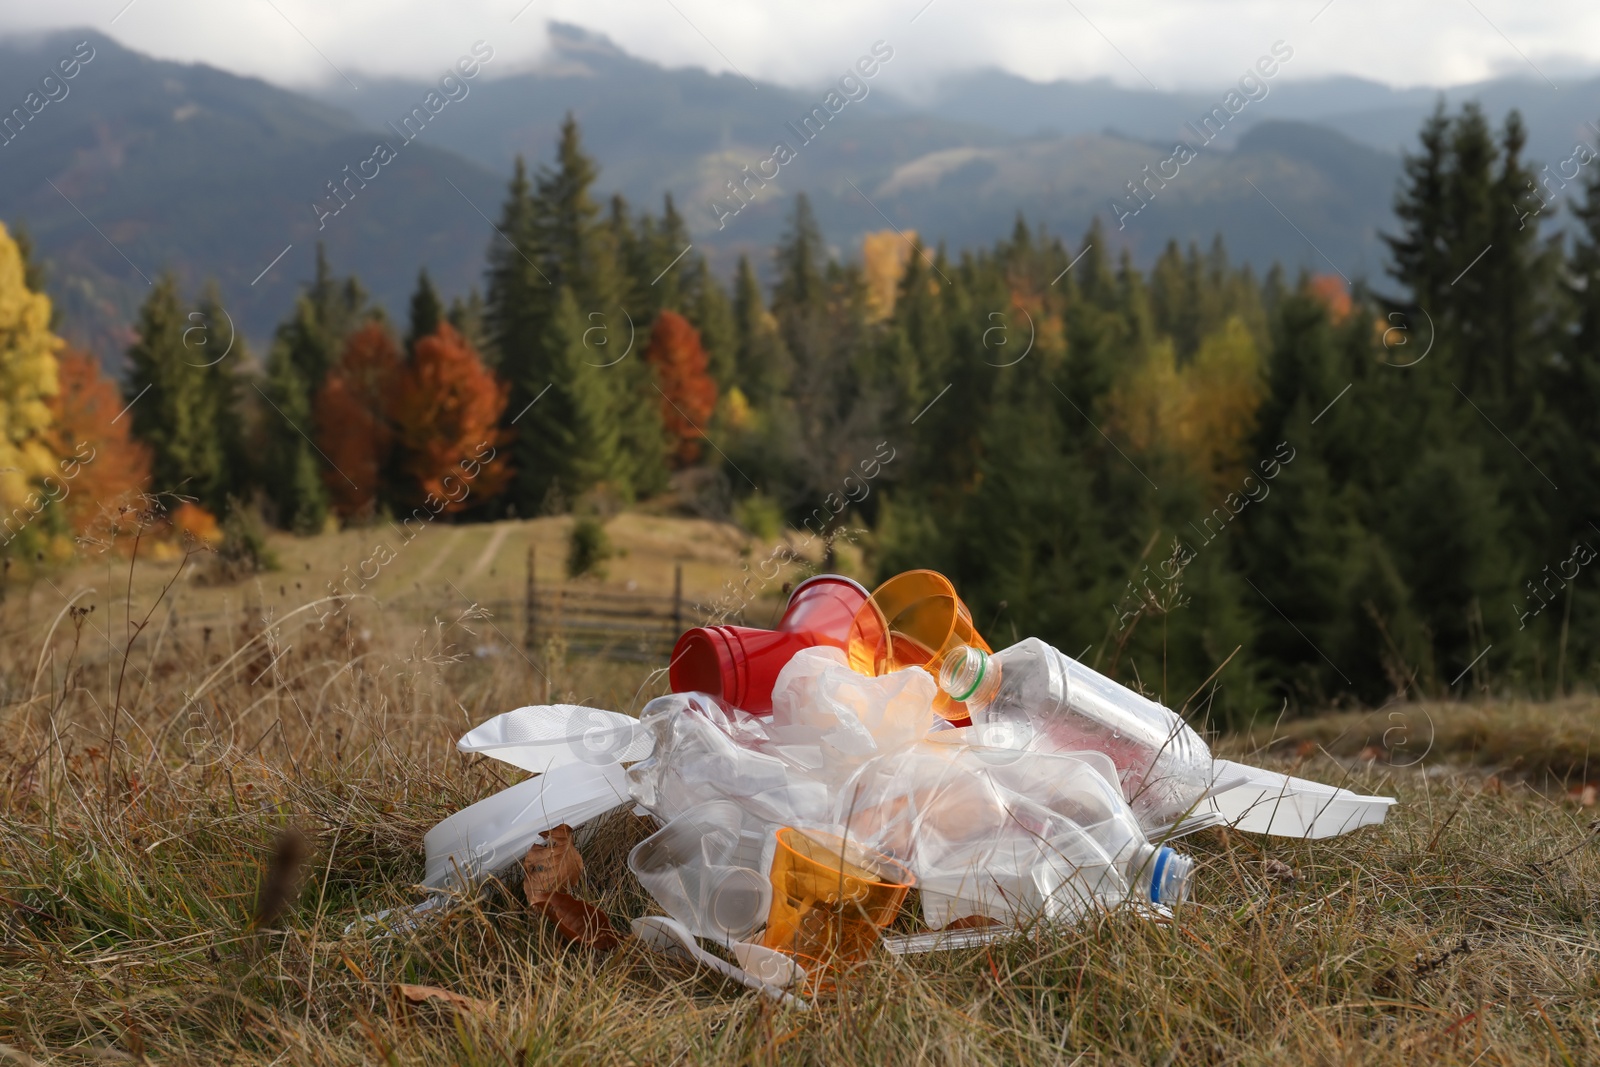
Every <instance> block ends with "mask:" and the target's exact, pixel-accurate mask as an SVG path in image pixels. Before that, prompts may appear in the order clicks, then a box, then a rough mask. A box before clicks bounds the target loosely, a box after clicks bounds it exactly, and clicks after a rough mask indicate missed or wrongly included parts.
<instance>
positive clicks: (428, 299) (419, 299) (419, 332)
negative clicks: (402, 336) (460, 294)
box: [405, 267, 444, 354]
mask: <svg viewBox="0 0 1600 1067" xmlns="http://www.w3.org/2000/svg"><path fill="white" fill-rule="evenodd" d="M443 321H444V306H443V305H442V304H440V303H439V294H438V292H436V291H435V290H434V288H433V281H432V280H431V279H430V278H429V277H428V271H427V268H426V267H424V268H423V269H422V270H421V271H419V272H418V273H417V288H416V291H415V292H413V293H412V294H411V327H410V329H408V330H407V331H406V342H405V347H406V352H407V353H408V354H409V353H411V352H414V351H416V348H417V342H418V341H420V340H422V339H423V338H424V337H432V336H433V335H434V334H436V333H438V332H439V323H441V322H443Z"/></svg>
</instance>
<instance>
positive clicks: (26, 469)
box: [0, 223, 62, 543]
mask: <svg viewBox="0 0 1600 1067" xmlns="http://www.w3.org/2000/svg"><path fill="white" fill-rule="evenodd" d="M61 345H62V341H61V338H59V337H57V336H56V335H55V334H53V333H51V332H50V298H49V297H47V296H45V295H44V294H43V293H35V292H33V291H32V290H30V289H29V288H28V286H27V284H26V282H25V281H24V276H23V262H22V252H21V250H19V249H18V248H17V242H16V241H14V240H13V239H12V238H11V235H10V233H8V232H7V231H6V228H5V225H4V224H3V223H0V522H3V525H4V529H5V532H4V533H3V534H0V537H3V538H4V540H5V541H6V543H9V542H10V540H11V539H12V538H13V537H15V536H16V535H17V534H19V533H21V532H22V530H23V529H25V528H29V527H32V526H34V523H35V520H36V518H37V516H38V514H39V513H40V512H42V511H43V508H44V503H45V502H46V499H45V498H43V497H41V496H40V494H39V492H38V490H39V487H40V486H41V485H42V484H43V481H44V478H45V477H46V476H47V475H52V474H56V473H58V469H57V457H56V455H55V452H54V450H53V449H52V448H51V447H50V443H49V430H50V424H51V420H52V415H51V409H50V398H51V397H52V396H54V395H55V393H56V388H57V384H56V351H57V350H58V349H60V348H61ZM42 533H43V530H42V529H41V530H40V531H39V534H41V535H42Z"/></svg>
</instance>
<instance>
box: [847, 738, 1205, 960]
mask: <svg viewBox="0 0 1600 1067" xmlns="http://www.w3.org/2000/svg"><path fill="white" fill-rule="evenodd" d="M841 793H842V798H841V799H842V803H843V805H844V806H845V807H847V808H848V809H849V810H848V811H847V812H845V813H842V814H844V815H845V816H846V818H847V820H848V823H849V828H850V832H851V834H852V835H853V836H854V837H856V838H858V839H861V840H863V841H864V842H865V843H866V844H867V845H868V846H869V847H875V848H881V849H884V850H887V851H889V852H890V853H892V854H894V855H897V856H900V857H902V858H903V859H904V861H905V862H906V863H907V864H908V866H910V867H911V869H912V870H913V872H914V873H915V874H916V876H917V886H918V889H919V890H920V892H921V900H922V909H923V917H924V919H925V920H926V921H927V923H928V925H929V926H930V927H933V928H935V929H939V928H942V927H944V926H947V925H948V924H950V923H951V922H953V921H955V920H957V919H963V918H969V917H972V916H986V917H988V918H991V919H995V920H997V921H999V922H1002V923H1011V924H1014V925H1019V926H1020V925H1027V924H1028V923H1030V922H1032V921H1035V920H1037V919H1040V918H1045V919H1050V920H1058V921H1071V920H1073V919H1076V918H1078V917H1079V916H1081V915H1083V914H1085V913H1086V912H1088V911H1090V910H1093V909H1096V908H1112V907H1116V906H1118V905H1120V904H1122V903H1124V902H1129V901H1147V902H1149V903H1151V904H1157V905H1169V906H1170V905H1173V904H1176V903H1178V902H1179V901H1181V900H1183V899H1185V898H1186V897H1187V895H1188V891H1189V880H1190V873H1191V871H1192V869H1193V862H1192V861H1191V860H1190V859H1189V858H1188V857H1187V856H1183V855H1180V854H1178V853H1177V852H1174V851H1173V850H1172V849H1170V848H1167V847H1165V846H1162V845H1156V844H1153V843H1151V841H1150V840H1149V839H1148V837H1147V836H1146V834H1145V832H1144V830H1143V829H1142V828H1141V827H1140V825H1139V822H1138V820H1137V819H1136V818H1135V817H1134V814H1133V811H1132V810H1131V809H1130V808H1129V806H1128V803H1127V801H1126V800H1125V799H1124V798H1123V796H1122V792H1121V790H1120V788H1119V787H1118V786H1117V784H1116V779H1115V774H1114V772H1113V771H1112V769H1111V767H1110V764H1109V761H1107V760H1105V758H1104V757H1102V756H1100V755H1099V754H1097V753H1085V754H1083V755H1081V756H1079V755H1065V754H1057V753H1050V752H1039V751H1029V750H1023V749H1009V750H1008V749H993V748H988V747H985V746H981V745H969V744H963V743H960V742H959V741H956V742H950V743H945V742H928V743H924V744H922V745H919V746H917V747H916V748H915V749H914V750H911V751H907V752H904V753H900V754H896V755H891V756H888V757H885V758H883V759H881V760H877V761H874V762H873V763H871V764H869V765H867V766H865V767H863V768H862V770H861V772H859V773H858V774H857V775H856V776H855V777H854V779H852V781H851V782H849V783H847V784H846V786H845V787H844V788H843V789H842V790H841Z"/></svg>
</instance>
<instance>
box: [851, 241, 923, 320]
mask: <svg viewBox="0 0 1600 1067" xmlns="http://www.w3.org/2000/svg"><path fill="white" fill-rule="evenodd" d="M916 239H917V231H916V230H907V231H905V233H904V235H902V234H901V233H899V232H898V231H896V230H878V231H877V232H876V233H869V234H867V235H866V236H865V237H863V238H862V239H861V268H862V273H863V274H864V275H865V276H866V283H867V318H868V320H870V321H872V322H882V321H883V320H884V319H887V318H888V317H889V316H890V315H892V314H893V313H894V301H895V295H896V294H897V293H898V292H899V289H900V279H901V277H903V276H904V275H905V272H906V262H907V261H908V260H910V258H911V255H912V247H911V244H912V242H913V241H915V240H916Z"/></svg>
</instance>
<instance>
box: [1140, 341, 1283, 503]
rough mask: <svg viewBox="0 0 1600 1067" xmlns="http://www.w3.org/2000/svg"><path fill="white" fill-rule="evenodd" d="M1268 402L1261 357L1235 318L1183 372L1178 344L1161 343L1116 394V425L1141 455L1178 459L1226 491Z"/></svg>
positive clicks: (1210, 485)
mask: <svg viewBox="0 0 1600 1067" xmlns="http://www.w3.org/2000/svg"><path fill="white" fill-rule="evenodd" d="M1264 395H1265V386H1264V382H1263V379H1262V374H1261V353H1260V350H1259V349H1258V348H1257V347H1256V343H1255V339H1254V338H1253V337H1252V336H1251V335H1250V328H1249V327H1248V326H1246V325H1245V323H1244V320H1243V319H1242V318H1240V317H1239V316H1237V315H1235V316H1232V317H1230V318H1229V319H1228V320H1227V321H1226V322H1225V323H1223V325H1222V328H1221V329H1219V330H1217V331H1216V332H1214V333H1212V334H1210V335H1208V336H1207V337H1205V338H1204V339H1203V340H1202V341H1201V343H1200V348H1199V351H1198V352H1196V353H1195V357H1194V358H1193V359H1192V360H1190V361H1189V362H1188V363H1186V364H1184V365H1183V366H1181V367H1180V366H1178V364H1177V359H1176V355H1175V353H1174V349H1173V344H1172V340H1171V339H1170V338H1167V337H1162V338H1160V339H1158V340H1157V341H1155V342H1154V343H1153V344H1152V345H1151V346H1150V347H1149V349H1148V350H1147V351H1146V352H1145V354H1144V357H1143V358H1142V359H1141V360H1140V361H1139V362H1138V363H1137V364H1136V365H1135V366H1134V368H1133V369H1132V370H1131V371H1130V372H1128V374H1127V375H1126V376H1125V377H1124V378H1123V379H1122V380H1121V381H1120V382H1118V383H1117V384H1116V386H1115V387H1114V388H1113V390H1112V393H1111V398H1110V411H1111V420H1110V421H1111V424H1112V426H1113V427H1114V428H1115V431H1116V432H1117V433H1118V434H1119V435H1120V436H1121V437H1122V438H1123V439H1124V440H1126V441H1127V442H1128V443H1129V444H1131V445H1132V446H1133V448H1134V450H1135V451H1138V452H1142V453H1147V454H1148V453H1157V452H1158V453H1162V454H1164V455H1167V456H1170V457H1174V458H1175V459H1176V460H1177V461H1178V462H1181V463H1182V464H1183V466H1184V467H1185V468H1186V469H1187V471H1188V472H1189V473H1190V474H1191V475H1192V476H1193V477H1195V478H1196V479H1198V480H1199V481H1200V482H1201V483H1202V484H1204V485H1205V486H1206V487H1207V488H1208V489H1210V490H1212V491H1216V492H1221V491H1226V490H1228V489H1231V488H1234V487H1235V485H1236V483H1237V482H1238V480H1239V479H1240V478H1241V477H1242V476H1243V474H1244V464H1245V463H1246V462H1247V460H1248V458H1249V457H1247V456H1245V454H1244V453H1245V449H1246V447H1247V443H1248V441H1249V439H1250V434H1251V432H1252V431H1253V430H1254V429H1255V417H1256V410H1257V409H1258V408H1259V407H1260V406H1261V401H1262V398H1263V397H1264Z"/></svg>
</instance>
